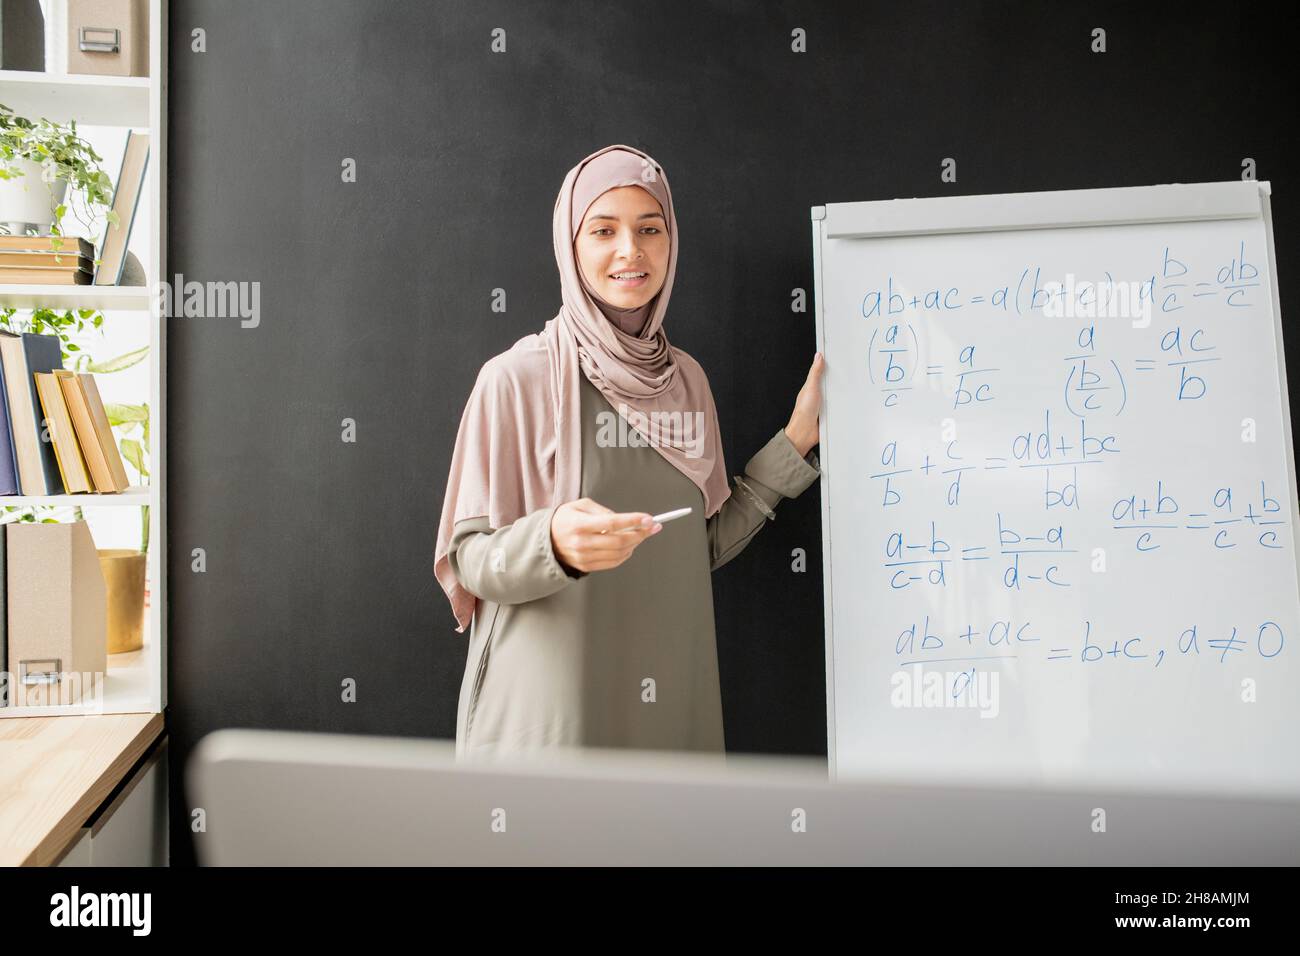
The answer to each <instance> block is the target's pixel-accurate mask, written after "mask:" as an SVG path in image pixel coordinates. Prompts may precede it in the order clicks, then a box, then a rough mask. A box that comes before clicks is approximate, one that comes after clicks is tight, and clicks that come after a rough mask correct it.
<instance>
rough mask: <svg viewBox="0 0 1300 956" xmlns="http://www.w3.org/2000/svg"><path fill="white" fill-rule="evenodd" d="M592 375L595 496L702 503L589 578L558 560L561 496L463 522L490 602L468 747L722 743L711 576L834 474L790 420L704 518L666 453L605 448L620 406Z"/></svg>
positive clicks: (477, 636)
mask: <svg viewBox="0 0 1300 956" xmlns="http://www.w3.org/2000/svg"><path fill="white" fill-rule="evenodd" d="M580 378H581V393H582V398H581V402H582V421H583V423H584V424H583V429H582V433H583V434H582V495H581V496H582V497H587V498H591V499H593V500H595V501H597V502H599V503H600V504H603V505H605V506H606V507H608V508H611V509H613V510H614V511H616V512H626V511H644V512H649V513H650V514H659V513H660V512H664V511H671V510H673V509H676V508H683V507H687V506H690V507H691V508H692V509H693V510H692V511H691V513H690V514H689V515H686V516H685V517H683V518H678V519H676V520H674V521H669V522H667V523H666V524H664V526H663V528H662V530H660V531H659V532H658V533H657V534H654V535H651V536H650V537H648V538H646V539H645V541H643V542H642V543H641V544H640V545H638V546H637V548H636V550H635V551H633V552H632V555H631V557H629V558H628V559H627V560H626V561H624V562H623V563H622V564H621V565H619V566H618V567H616V568H610V569H607V570H604V571H593V572H591V573H579V572H577V571H570V570H569V569H567V568H565V567H563V566H562V565H561V564H560V563H559V561H558V560H557V558H556V556H555V553H554V551H553V550H552V546H551V532H550V529H551V516H552V514H553V513H554V511H555V508H553V507H550V508H544V509H540V510H537V511H534V512H532V513H531V514H528V515H525V516H524V517H522V518H520V519H518V520H517V521H515V522H514V523H512V524H510V525H507V526H506V527H504V528H499V529H495V530H493V529H491V528H490V527H489V526H488V519H487V518H486V517H480V518H470V519H466V520H464V521H460V522H458V523H457V524H456V526H455V529H454V533H453V536H452V540H451V544H450V563H451V567H452V570H453V571H454V572H455V574H456V577H457V579H458V580H459V581H460V582H461V584H462V585H463V586H464V587H465V588H466V589H467V590H469V591H470V592H471V593H473V594H475V595H477V596H478V597H479V598H480V601H479V604H478V608H477V610H476V612H475V614H474V620H473V624H472V625H471V628H470V638H469V654H468V657H467V659H466V663H465V677H464V680H463V681H462V683H461V690H460V701H459V707H458V710H457V716H456V754H457V756H458V757H466V756H481V755H488V756H491V755H501V754H509V753H513V752H518V751H527V750H536V749H538V748H547V747H555V746H587V747H634V748H641V749H651V750H692V751H708V752H718V753H720V752H722V751H723V750H724V749H725V748H724V742H723V730H722V695H721V691H720V689H719V684H718V651H717V642H716V638H715V636H714V622H713V587H712V580H711V578H710V572H712V571H713V570H714V569H716V568H718V567H721V566H722V565H723V564H725V563H726V562H727V561H729V560H731V558H733V557H735V556H736V555H737V554H739V553H740V552H741V550H743V549H744V547H745V545H747V544H748V543H749V542H750V540H751V539H752V538H753V537H754V535H755V534H757V533H758V531H759V529H760V528H762V526H763V523H764V521H767V520H769V519H771V518H773V517H774V513H773V510H772V509H773V508H775V506H776V505H777V503H778V502H779V501H780V500H781V498H783V497H786V498H793V497H795V496H797V495H799V494H800V493H801V492H802V491H803V490H804V489H805V488H807V487H808V486H809V485H810V484H811V483H812V482H813V481H814V480H815V479H816V478H817V477H818V476H819V475H820V474H821V472H820V470H819V464H818V461H817V456H816V453H815V452H809V454H808V456H807V457H806V458H802V457H800V455H799V453H798V451H797V450H796V449H795V447H794V445H793V444H791V442H790V440H789V439H788V438H787V437H786V435H785V431H784V429H781V430H779V431H777V433H776V434H775V435H773V436H772V438H771V440H770V441H769V442H768V443H767V445H766V446H764V447H763V449H762V450H761V451H759V452H758V454H756V455H754V457H753V458H751V459H750V460H749V462H748V464H746V466H745V470H744V475H743V476H741V479H740V481H739V482H736V481H733V482H732V485H731V495H730V497H728V498H727V500H726V502H725V503H724V504H723V505H722V508H721V509H720V510H719V511H718V513H717V514H715V515H714V516H713V517H712V518H710V519H708V520H707V521H706V520H705V518H704V496H703V494H702V493H701V492H700V490H699V488H698V487H697V486H696V485H695V484H694V483H693V482H692V481H691V480H690V479H689V478H687V477H686V476H685V475H683V474H682V473H681V472H680V471H678V470H677V469H676V468H674V467H673V466H672V465H670V464H669V463H668V462H667V461H666V460H665V459H664V457H663V456H662V455H660V454H659V452H657V451H656V450H655V449H654V448H652V447H649V446H648V445H642V446H639V447H636V446H629V445H623V446H621V447H602V446H601V445H600V444H598V443H597V441H596V437H597V433H598V421H599V419H598V417H597V416H598V413H601V412H607V413H613V414H615V415H616V414H617V412H614V411H613V407H612V406H611V405H610V404H609V402H608V400H607V399H606V398H605V396H604V395H602V394H601V392H600V391H599V389H597V388H596V387H595V386H594V385H592V384H591V382H589V381H588V380H587V378H586V376H580ZM614 421H617V419H614ZM627 433H628V434H633V432H632V430H631V429H630V428H628V429H627ZM755 498H758V499H761V500H757V501H756V500H755ZM774 599H775V598H774Z"/></svg>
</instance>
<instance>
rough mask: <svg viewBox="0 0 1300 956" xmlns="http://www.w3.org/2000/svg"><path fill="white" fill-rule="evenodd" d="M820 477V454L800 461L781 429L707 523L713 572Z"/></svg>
mask: <svg viewBox="0 0 1300 956" xmlns="http://www.w3.org/2000/svg"><path fill="white" fill-rule="evenodd" d="M820 475H821V465H820V462H818V460H817V453H816V452H814V451H810V452H808V455H807V456H806V457H803V458H801V457H799V451H798V449H796V448H795V447H794V445H793V444H792V443H791V441H790V439H789V438H788V437H787V436H786V434H785V429H784V428H782V429H780V430H779V431H777V433H776V434H775V435H773V436H772V438H771V439H770V440H769V441H768V443H767V444H766V445H764V446H763V447H762V449H760V450H759V452H758V453H757V454H756V455H754V457H753V458H751V459H749V461H748V462H747V463H746V465H745V474H744V476H743V477H742V476H740V475H737V476H735V477H734V480H733V482H732V486H731V495H730V497H728V498H727V500H726V501H725V502H723V504H722V507H721V508H719V509H718V513H717V514H715V515H714V516H713V517H712V518H710V519H709V521H708V530H709V561H710V567H709V570H710V571H716V570H717V569H718V568H720V567H722V566H723V565H724V564H726V563H727V562H728V561H730V560H731V559H732V558H734V557H735V556H736V555H738V554H740V552H741V551H743V550H745V546H746V545H747V544H749V542H750V540H751V539H752V538H753V537H754V535H756V534H758V530H759V529H760V528H761V527H763V522H764V521H765V520H767V521H770V520H773V519H775V518H776V514H775V513H774V512H773V510H772V509H774V508H775V507H776V506H777V503H778V502H780V500H781V499H782V498H796V497H798V496H799V495H800V494H802V493H803V491H804V489H805V488H807V487H808V486H809V485H811V484H812V483H813V481H814V480H816V479H817V478H818V477H819V476H820Z"/></svg>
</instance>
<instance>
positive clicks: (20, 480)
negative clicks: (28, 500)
mask: <svg viewBox="0 0 1300 956" xmlns="http://www.w3.org/2000/svg"><path fill="white" fill-rule="evenodd" d="M0 377H2V378H3V382H2V383H0V385H2V387H0V391H2V392H3V393H4V395H3V398H4V401H3V403H0V412H3V417H4V419H5V421H3V422H0V496H3V495H15V494H22V495H61V494H79V493H89V492H98V493H105V494H118V493H121V492H122V491H124V490H126V489H127V488H128V487H129V486H130V483H129V479H128V478H127V474H126V468H125V466H124V465H123V463H122V455H121V452H120V451H118V448H117V442H116V441H115V440H114V437H113V430H112V427H111V426H110V425H109V422H108V415H107V413H106V412H105V410H104V403H103V401H102V400H101V398H100V395H99V388H98V386H97V385H96V383H95V377H94V376H93V375H91V374H88V373H85V372H73V371H72V370H70V369H65V368H63V352H62V346H61V344H60V342H59V338H58V336H56V335H36V334H34V333H31V332H25V333H23V334H21V335H19V334H16V333H13V332H4V331H0ZM46 436H48V438H47V437H46ZM6 440H7V441H8V449H7V451H6V448H5V441H6Z"/></svg>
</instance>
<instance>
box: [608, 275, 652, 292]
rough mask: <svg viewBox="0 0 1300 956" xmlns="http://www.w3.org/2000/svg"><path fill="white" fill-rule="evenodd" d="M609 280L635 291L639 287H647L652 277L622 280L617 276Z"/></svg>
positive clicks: (644, 276)
mask: <svg viewBox="0 0 1300 956" xmlns="http://www.w3.org/2000/svg"><path fill="white" fill-rule="evenodd" d="M609 278H610V279H611V280H612V281H613V282H615V283H616V284H618V285H621V286H623V287H625V288H628V289H635V288H636V287H637V286H640V285H645V284H646V283H647V282H649V281H650V276H649V275H648V274H647V275H643V276H640V277H638V278H636V279H620V278H618V277H617V276H610V277H609Z"/></svg>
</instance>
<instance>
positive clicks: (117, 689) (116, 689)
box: [0, 608, 158, 718]
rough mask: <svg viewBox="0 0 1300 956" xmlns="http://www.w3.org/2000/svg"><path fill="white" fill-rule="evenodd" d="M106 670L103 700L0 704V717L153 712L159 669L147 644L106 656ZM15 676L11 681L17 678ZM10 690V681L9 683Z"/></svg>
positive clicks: (147, 611)
mask: <svg viewBox="0 0 1300 956" xmlns="http://www.w3.org/2000/svg"><path fill="white" fill-rule="evenodd" d="M151 610H152V608H145V612H144V613H145V621H146V625H145V626H146V632H145V633H146V637H145V640H146V641H147V640H148V639H149V638H148V636H147V635H148V634H149V633H151V631H149V630H148V627H149V624H148V619H149V615H150V612H151ZM107 662H108V672H107V673H106V674H105V675H104V702H101V703H99V704H96V703H93V702H91V703H84V704H52V705H32V706H26V705H25V706H17V705H10V706H8V707H0V718H13V717H71V716H75V715H82V716H88V715H92V714H103V713H111V714H152V713H157V712H158V710H157V709H156V708H155V707H154V700H153V690H152V685H153V681H154V676H153V675H154V674H155V673H156V672H157V670H158V660H157V656H156V655H154V654H152V653H151V649H150V647H149V645H148V644H146V645H145V646H144V647H142V648H141V649H140V650H138V651H127V652H126V653H125V654H109V655H108V659H107ZM16 679H17V678H14V679H13V680H16ZM10 689H11V691H12V690H13V684H12V682H11V684H10Z"/></svg>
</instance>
